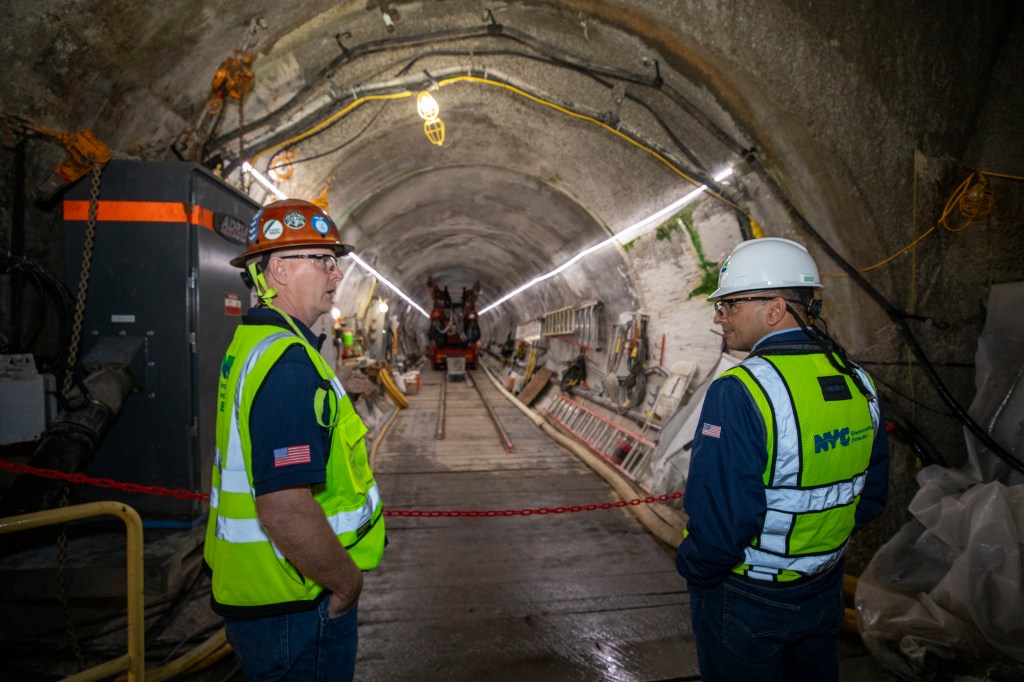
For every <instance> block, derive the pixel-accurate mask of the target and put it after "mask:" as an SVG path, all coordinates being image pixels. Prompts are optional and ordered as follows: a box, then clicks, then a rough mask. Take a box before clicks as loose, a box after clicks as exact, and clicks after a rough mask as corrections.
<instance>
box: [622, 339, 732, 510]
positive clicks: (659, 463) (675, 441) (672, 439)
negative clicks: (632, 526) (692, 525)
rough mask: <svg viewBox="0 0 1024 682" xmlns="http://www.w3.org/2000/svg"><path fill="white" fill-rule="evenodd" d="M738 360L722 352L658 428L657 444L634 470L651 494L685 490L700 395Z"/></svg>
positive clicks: (698, 417)
mask: <svg viewBox="0 0 1024 682" xmlns="http://www.w3.org/2000/svg"><path fill="white" fill-rule="evenodd" d="M740 362H741V361H740V360H738V359H736V358H734V357H732V356H730V355H728V354H726V353H723V354H722V356H721V358H719V360H718V365H717V366H716V367H715V369H714V371H713V372H712V373H711V375H710V376H709V377H708V379H707V380H706V381H705V382H704V383H702V384H701V385H700V386H699V387H698V388H697V389H696V390H694V392H693V395H692V396H691V397H690V399H689V400H688V401H687V402H686V404H685V405H683V406H682V407H681V408H679V410H678V411H677V412H676V413H675V414H674V415H672V417H671V418H670V419H669V420H668V423H666V424H665V426H664V427H663V428H662V429H661V434H660V436H659V438H658V445H657V447H656V448H655V449H654V452H653V453H652V454H651V456H650V457H648V458H647V460H646V462H645V463H644V464H642V465H641V468H639V469H638V470H637V473H636V479H637V482H638V483H640V485H642V486H643V487H644V488H645V489H646V490H649V491H650V492H651V493H652V494H654V495H661V494H664V493H674V492H676V491H679V490H685V489H686V477H687V476H688V475H689V473H690V452H691V448H692V447H693V436H694V434H695V433H696V432H697V422H698V421H699V420H700V410H701V407H703V405H704V395H705V394H706V393H707V390H708V386H709V385H710V384H711V382H712V381H714V380H715V378H717V377H718V376H719V375H720V374H722V372H724V371H725V370H727V369H729V368H730V367H733V366H735V365H737V364H739V363H740Z"/></svg>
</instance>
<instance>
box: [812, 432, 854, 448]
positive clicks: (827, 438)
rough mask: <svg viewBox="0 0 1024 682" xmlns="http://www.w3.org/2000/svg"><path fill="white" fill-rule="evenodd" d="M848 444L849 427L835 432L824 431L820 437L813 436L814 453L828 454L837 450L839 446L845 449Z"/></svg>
mask: <svg viewBox="0 0 1024 682" xmlns="http://www.w3.org/2000/svg"><path fill="white" fill-rule="evenodd" d="M849 444H850V427H849V426H847V427H844V428H842V429H836V430H835V431H826V432H825V433H823V434H821V435H820V436H819V435H817V434H815V436H814V453H815V454H817V453H819V452H828V451H829V450H833V449H835V448H838V447H839V446H843V447H846V446H847V445H849Z"/></svg>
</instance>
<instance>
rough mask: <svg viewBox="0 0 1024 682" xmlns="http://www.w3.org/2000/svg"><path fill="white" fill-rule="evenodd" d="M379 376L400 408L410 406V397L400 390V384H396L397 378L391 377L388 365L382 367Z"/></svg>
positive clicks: (385, 388)
mask: <svg viewBox="0 0 1024 682" xmlns="http://www.w3.org/2000/svg"><path fill="white" fill-rule="evenodd" d="M377 376H379V377H380V383H381V384H382V385H383V386H384V390H385V391H386V392H387V394H388V395H389V396H390V397H391V399H392V400H393V401H394V402H395V405H398V409H400V410H401V409H405V408H406V407H409V399H408V398H406V397H405V394H403V393H402V392H401V391H399V390H398V386H396V385H395V380H394V379H392V378H391V373H390V372H388V368H387V367H381V368H380V373H379V374H378V375H377Z"/></svg>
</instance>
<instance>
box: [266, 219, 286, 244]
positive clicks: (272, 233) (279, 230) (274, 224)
mask: <svg viewBox="0 0 1024 682" xmlns="http://www.w3.org/2000/svg"><path fill="white" fill-rule="evenodd" d="M282 234H284V226H283V225H281V221H280V220H268V221H267V222H266V224H265V225H264V226H263V236H264V237H266V238H267V239H271V240H273V239H277V238H278V237H280V236H281V235H282Z"/></svg>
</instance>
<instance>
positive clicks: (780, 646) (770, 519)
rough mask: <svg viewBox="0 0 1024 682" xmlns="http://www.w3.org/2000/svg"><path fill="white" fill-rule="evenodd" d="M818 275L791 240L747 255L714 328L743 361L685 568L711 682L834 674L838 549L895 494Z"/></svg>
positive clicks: (693, 491) (721, 414)
mask: <svg viewBox="0 0 1024 682" xmlns="http://www.w3.org/2000/svg"><path fill="white" fill-rule="evenodd" d="M821 288H822V284H821V278H820V276H819V274H818V268H817V266H816V265H815V263H814V259H813V258H811V256H810V254H809V253H808V252H807V250H806V249H805V248H804V247H803V246H801V245H800V244H797V243H796V242H792V241H790V240H787V239H777V238H763V239H755V240H750V241H745V242H742V243H741V244H739V245H738V246H737V247H736V248H735V249H734V250H733V252H732V254H730V256H729V258H728V259H727V260H726V261H725V263H724V264H723V265H722V270H721V273H720V275H719V283H718V289H717V290H716V291H715V292H714V293H713V294H711V296H710V297H709V299H708V300H710V301H713V302H714V304H715V323H716V324H718V325H720V326H721V328H722V333H723V337H724V340H725V343H726V345H727V346H728V347H729V348H730V349H731V350H734V351H749V355H748V356H747V358H746V359H745V360H744V361H743V362H742V363H741V364H739V365H737V366H736V367H734V368H732V369H730V370H728V371H727V372H725V373H724V374H722V375H721V376H720V377H718V378H717V379H715V381H714V382H712V384H711V386H710V387H709V388H708V391H707V395H706V397H705V399H704V405H703V408H702V411H701V416H700V425H699V426H698V428H697V433H696V435H695V438H694V447H693V455H692V458H691V461H690V472H689V476H688V477H687V483H686V497H685V498H684V500H685V507H686V511H687V514H688V515H689V521H688V523H687V527H686V532H685V535H684V539H683V542H682V544H680V546H679V550H678V552H677V553H676V567H677V568H678V570H679V572H680V574H682V575H683V577H685V578H686V580H687V583H688V586H689V591H690V606H691V613H692V621H693V632H694V638H695V640H696V644H697V656H698V661H699V664H700V671H701V679H702V680H703V682H735V681H736V680H747V681H750V682H753V681H755V680H813V681H814V682H828V681H830V680H832V681H834V680H837V679H838V664H837V656H836V646H837V635H838V632H839V624H840V622H841V620H842V617H843V608H844V607H843V595H842V577H843V552H844V550H845V548H846V545H847V542H848V541H849V539H850V536H851V534H853V533H854V532H856V531H858V530H860V528H862V527H863V526H864V525H865V524H867V523H869V522H870V521H871V520H873V519H874V518H876V517H877V516H878V515H879V514H880V513H881V512H882V509H883V508H884V506H885V501H886V494H887V490H888V444H887V442H886V434H885V423H884V421H883V417H882V411H881V407H880V405H879V401H878V397H877V394H876V391H875V388H874V384H873V383H872V381H871V378H870V377H869V376H868V375H867V373H865V372H864V371H863V370H862V369H861V368H860V367H857V366H856V365H854V364H852V363H851V362H850V361H849V360H848V359H847V357H846V353H845V352H844V351H843V349H842V348H841V347H840V346H839V345H838V344H837V343H835V341H833V340H832V339H831V338H830V337H829V336H828V335H827V333H826V332H823V331H821V330H819V329H818V328H817V327H816V326H814V320H813V318H814V317H816V316H817V315H818V314H819V313H820V310H821V302H820V301H819V300H816V299H815V298H814V293H815V291H816V290H818V289H821Z"/></svg>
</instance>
